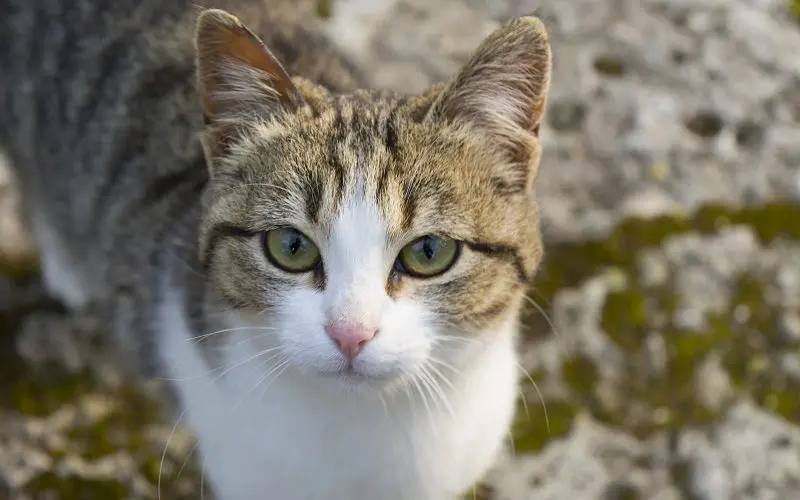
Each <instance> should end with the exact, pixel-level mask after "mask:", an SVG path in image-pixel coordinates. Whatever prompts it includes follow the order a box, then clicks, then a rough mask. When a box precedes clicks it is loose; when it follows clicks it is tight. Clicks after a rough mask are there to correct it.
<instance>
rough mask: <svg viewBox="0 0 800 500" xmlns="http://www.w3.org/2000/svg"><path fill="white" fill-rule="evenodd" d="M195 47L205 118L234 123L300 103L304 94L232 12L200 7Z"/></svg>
mask: <svg viewBox="0 0 800 500" xmlns="http://www.w3.org/2000/svg"><path fill="white" fill-rule="evenodd" d="M195 48H196V54H197V61H196V62H197V76H198V82H197V83H198V92H199V95H200V101H201V103H202V107H203V112H204V113H205V115H206V121H208V122H211V123H212V124H214V123H221V124H225V123H231V124H234V123H236V122H241V121H242V120H244V119H247V118H252V117H266V116H270V115H274V114H276V113H281V112H291V111H293V110H295V109H297V108H298V107H300V106H302V105H303V103H304V100H303V96H302V95H301V94H300V92H299V90H298V89H297V88H296V87H295V85H294V84H293V83H292V80H291V78H290V77H289V75H288V74H287V73H286V70H284V69H283V66H281V64H280V62H279V61H278V60H277V59H276V58H275V56H273V55H272V53H270V51H269V49H268V48H267V47H266V46H265V45H264V43H263V42H262V41H261V40H260V39H259V38H258V37H257V36H256V35H255V34H253V32H252V31H250V30H249V29H248V28H247V27H246V26H245V25H243V24H242V23H241V22H240V21H239V19H237V18H236V17H234V16H232V15H231V14H229V13H227V12H225V11H223V10H218V9H209V10H205V11H203V12H202V13H201V14H200V16H199V17H198V19H197V28H196V33H195Z"/></svg>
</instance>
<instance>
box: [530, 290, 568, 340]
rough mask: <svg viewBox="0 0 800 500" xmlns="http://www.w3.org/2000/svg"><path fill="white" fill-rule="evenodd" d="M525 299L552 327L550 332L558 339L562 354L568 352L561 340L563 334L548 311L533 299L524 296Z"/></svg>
mask: <svg viewBox="0 0 800 500" xmlns="http://www.w3.org/2000/svg"><path fill="white" fill-rule="evenodd" d="M523 297H525V300H527V301H528V302H529V303H530V304H531V305H532V306H533V307H534V308H536V310H537V311H538V312H539V314H541V315H542V317H543V318H544V320H545V321H546V322H547V324H548V326H549V327H550V330H551V331H552V332H553V335H555V337H556V344H557V345H558V348H559V350H560V351H561V352H562V354H563V353H564V352H566V351H565V349H564V345H563V339H562V338H561V333H559V331H558V329H557V328H556V325H555V324H554V323H553V320H552V319H550V315H549V314H547V311H545V310H544V308H543V307H542V306H540V305H539V304H537V303H536V301H535V300H533V299H532V298H531V297H529V296H527V295H523ZM526 328H527V327H526Z"/></svg>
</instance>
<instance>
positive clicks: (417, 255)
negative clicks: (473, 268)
mask: <svg viewBox="0 0 800 500" xmlns="http://www.w3.org/2000/svg"><path fill="white" fill-rule="evenodd" d="M460 253H461V244H460V243H459V242H458V241H456V240H454V239H452V238H447V237H445V236H435V235H426V236H423V237H422V238H419V239H417V240H416V241H414V242H412V243H411V244H409V245H406V246H405V247H404V248H403V249H402V250H400V255H398V256H397V267H398V268H399V270H400V271H402V272H405V273H406V274H409V275H411V276H415V277H418V278H430V277H433V276H437V275H439V274H442V273H444V272H445V271H447V270H449V269H450V267H452V265H453V264H454V263H455V262H456V260H457V259H458V256H459V254H460Z"/></svg>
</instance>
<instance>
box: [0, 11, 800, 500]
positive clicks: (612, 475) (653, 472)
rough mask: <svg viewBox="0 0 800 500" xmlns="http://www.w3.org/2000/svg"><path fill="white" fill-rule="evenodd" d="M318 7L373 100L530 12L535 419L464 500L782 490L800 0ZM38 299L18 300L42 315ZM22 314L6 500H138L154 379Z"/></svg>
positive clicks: (797, 437)
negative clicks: (538, 49) (535, 32)
mask: <svg viewBox="0 0 800 500" xmlns="http://www.w3.org/2000/svg"><path fill="white" fill-rule="evenodd" d="M320 5H321V7H320V6H317V7H314V6H312V5H311V4H310V3H309V4H308V6H307V10H308V17H309V21H310V22H317V23H319V24H320V25H322V26H323V28H324V29H325V30H327V31H328V32H329V33H330V35H331V37H332V39H333V40H334V41H335V43H337V44H339V45H340V46H342V47H343V48H344V50H346V51H347V52H348V53H350V54H351V55H352V57H353V58H354V59H355V60H357V61H358V62H359V63H360V64H361V65H363V67H364V68H365V69H367V70H368V73H369V74H370V76H371V78H372V79H373V83H374V85H375V86H378V87H388V88H394V89H397V90H403V91H415V90H420V89H422V88H424V87H425V86H427V85H428V84H430V83H432V82H434V81H438V80H442V79H444V78H447V77H448V76H449V75H450V74H451V73H452V72H453V71H455V70H456V69H457V68H458V66H459V65H460V64H461V63H462V62H463V61H464V60H465V59H466V57H468V55H469V53H470V51H471V50H472V49H473V48H474V47H475V46H476V45H477V44H478V42H479V41H480V40H481V39H482V38H483V37H484V36H485V35H486V34H487V33H489V32H490V31H491V30H492V29H494V28H495V27H496V26H498V23H500V22H502V21H503V20H504V19H506V18H508V17H511V16H514V15H519V14H526V13H531V12H536V13H538V15H540V16H541V17H542V18H543V19H544V20H545V21H546V23H547V25H548V28H549V30H550V33H551V40H552V44H553V47H554V70H555V74H554V77H553V87H552V93H551V100H550V106H549V109H548V114H547V123H546V124H545V126H544V127H543V130H542V137H543V141H544V143H545V156H544V160H543V163H542V168H541V173H540V176H539V179H538V184H537V195H538V197H539V199H540V200H541V204H542V215H543V221H544V226H543V229H544V232H545V238H546V242H547V253H546V259H545V262H544V265H543V267H542V271H541V273H540V276H539V279H538V282H537V285H536V286H535V288H534V289H533V290H532V291H531V294H530V298H531V306H530V308H529V311H527V313H526V316H525V320H526V321H525V324H526V327H525V336H524V349H523V351H524V356H523V365H524V368H525V369H526V370H527V371H528V372H529V373H530V374H531V380H530V381H527V382H526V383H525V386H524V392H525V396H526V397H525V400H526V402H527V405H526V406H527V409H526V408H525V407H524V406H523V405H522V404H521V405H520V413H519V418H518V420H517V423H516V424H515V429H514V431H515V432H514V443H513V446H511V447H509V451H508V453H507V456H505V457H504V459H503V460H502V461H501V463H499V464H498V466H497V467H496V469H495V470H494V471H493V472H492V474H491V475H490V477H489V478H487V481H486V485H485V486H484V487H483V488H481V491H480V492H479V495H481V496H484V497H489V498H494V499H498V500H500V499H508V500H523V499H551V498H552V499H559V500H560V499H564V498H579V499H588V500H593V499H597V500H601V499H602V500H611V499H619V500H626V499H644V498H653V499H659V500H671V499H676V500H677V499H688V500H717V499H719V500H724V499H759V500H760V499H763V500H771V499H776V500H777V499H783V498H793V497H795V496H797V492H798V491H800V397H797V394H798V393H800V225H798V223H797V221H798V220H800V204H798V199H799V198H800V168H799V167H798V165H800V66H798V65H797V54H798V53H800V26H798V21H797V19H798V18H797V16H798V15H800V4H798V3H797V2H790V1H789V0H691V1H689V0H559V1H556V0H539V1H536V2H534V1H530V0H483V1H479V0H440V1H437V2H432V1H430V0H425V1H423V0H382V1H375V0H333V2H332V3H329V2H324V3H323V2H320ZM315 14H316V15H317V16H319V15H320V14H323V15H324V16H323V17H324V18H320V17H317V18H315V17H314V16H315ZM2 184H3V182H2V181H0V185H2ZM14 203H15V201H14V196H13V189H12V188H11V187H6V188H4V189H2V190H0V213H2V214H4V216H5V217H0V234H1V235H2V236H0V254H2V255H3V259H4V261H5V262H7V264H6V265H5V267H6V268H10V267H11V264H13V267H14V268H15V269H30V268H31V265H30V264H31V262H32V258H31V257H30V255H31V252H30V250H31V248H32V247H31V245H30V244H29V243H26V239H25V238H24V236H22V234H23V233H22V231H21V229H22V228H21V226H20V225H19V224H18V223H17V222H16V221H15V219H14V218H13V217H11V216H10V214H13V210H11V208H10V207H12V206H13V205H14ZM17 274H20V273H19V272H18V273H17ZM2 294H3V290H2V288H0V298H2ZM33 295H35V292H32V297H31V298H30V299H31V300H23V299H25V298H24V297H19V296H16V297H12V298H14V299H16V302H19V303H23V302H32V303H33V304H34V306H35V307H36V308H37V309H39V310H42V309H45V310H49V311H50V316H49V318H50V319H52V320H53V324H55V323H56V322H58V317H59V316H58V315H59V311H58V310H57V308H56V307H54V306H53V305H50V304H47V303H44V302H37V301H36V300H35V299H36V297H35V296H33ZM22 312H25V311H23V310H19V309H18V311H17V314H14V315H9V314H6V315H5V316H4V318H3V321H2V328H3V330H4V331H3V332H1V334H0V339H2V342H4V344H3V349H0V352H2V353H3V354H2V363H0V365H1V366H3V368H2V370H3V376H4V378H3V380H9V382H8V383H6V382H4V383H3V385H2V386H1V387H0V446H2V449H3V450H4V451H6V453H2V454H0V496H7V497H10V498H19V499H23V498H34V497H36V498H85V497H86V496H87V494H89V493H94V494H96V495H99V496H102V497H103V498H137V497H141V498H153V496H154V491H155V486H154V484H155V483H157V481H158V479H157V477H158V469H159V464H160V462H161V452H162V450H163V443H164V442H165V441H166V440H167V438H168V437H169V436H170V434H171V431H172V426H171V425H169V424H168V423H166V422H165V420H163V419H162V418H161V417H160V416H159V413H158V409H157V407H158V405H156V404H155V403H153V399H154V396H153V395H154V394H157V390H158V388H157V387H152V388H151V387H146V388H143V387H128V386H126V385H125V384H124V383H123V382H121V381H120V380H119V379H118V377H114V376H113V367H109V366H106V365H108V363H103V362H102V359H99V360H95V361H94V362H93V363H92V366H93V367H94V369H93V370H92V371H91V372H90V371H88V370H86V369H85V368H84V367H85V366H86V360H85V359H84V358H85V356H82V354H81V353H82V352H84V351H85V350H83V351H82V349H81V347H80V345H73V344H72V343H70V342H69V341H68V340H66V339H69V338H71V333H70V332H66V333H65V334H64V337H63V338H62V339H61V340H59V341H58V343H57V344H55V341H52V340H51V341H50V344H54V345H51V347H52V349H51V351H52V352H53V353H57V354H58V356H57V357H55V358H57V359H58V360H60V363H61V365H65V366H56V363H55V361H54V359H50V358H48V357H46V356H44V357H45V358H47V359H42V358H43V356H42V354H41V353H37V356H32V354H31V352H32V351H34V350H35V349H31V348H30V347H29V346H30V345H33V344H35V345H37V346H40V345H41V344H40V342H41V336H40V335H39V334H40V333H41V332H43V331H50V330H49V327H50V323H48V321H47V318H48V316H42V315H41V314H39V315H37V317H38V318H39V319H38V320H37V322H33V321H28V322H27V323H26V326H25V327H24V328H21V327H20V324H19V321H18V320H19V319H20V318H21V317H22V316H23V315H22V314H21V313H22ZM75 328H76V329H80V328H81V325H75ZM12 331H13V332H19V331H24V332H26V333H25V334H24V335H19V334H17V335H12ZM37 332H38V333H37ZM94 352H101V351H96V350H94ZM94 356H95V357H99V356H100V357H101V354H95V355H94ZM32 357H36V358H37V360H32V359H31V358H32ZM34 361H35V362H36V363H38V364H40V365H42V367H41V368H39V369H37V370H32V369H31V368H30V365H31V363H33V362H34ZM98 367H100V368H98ZM23 374H24V375H25V376H23ZM7 375H10V377H8V378H6V376H7ZM542 402H544V403H545V404H542ZM170 443H171V446H170V447H169V451H168V453H167V454H166V455H165V457H164V463H165V467H164V471H165V472H164V477H163V478H162V482H163V483H164V484H165V485H168V486H169V488H170V491H178V490H180V491H182V492H183V493H182V494H183V495H185V497H186V498H197V497H198V492H197V490H196V487H197V486H198V485H199V484H200V481H199V478H198V475H197V473H196V468H193V467H192V466H191V465H189V466H187V467H186V469H185V470H183V471H182V470H181V469H182V467H183V465H184V463H185V462H186V460H187V457H188V456H190V453H191V451H192V446H193V445H192V441H191V438H190V437H189V436H188V435H187V434H186V433H185V432H181V431H178V432H177V433H176V435H174V436H173V438H172V439H171V440H170ZM8 450H11V452H8ZM176 477H179V479H177V480H175V478H176ZM3 485H4V486H3ZM3 487H5V488H13V489H14V492H11V491H9V492H8V493H7V494H6V495H3ZM47 491H49V492H50V493H51V495H50V496H49V497H48V496H46V494H43V493H42V492H47ZM178 496H179V495H178V494H175V493H173V494H171V496H170V498H176V497H178Z"/></svg>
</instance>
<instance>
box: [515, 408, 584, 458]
mask: <svg viewBox="0 0 800 500" xmlns="http://www.w3.org/2000/svg"><path fill="white" fill-rule="evenodd" d="M577 413H578V407H577V405H575V404H573V403H570V402H568V401H557V400H552V401H547V402H546V404H539V402H538V401H537V403H536V404H529V405H528V408H527V410H525V409H520V411H519V412H518V413H517V417H516V419H515V421H514V426H513V429H512V433H513V435H514V450H515V451H516V452H517V453H534V452H537V451H540V450H541V449H542V448H544V446H545V445H546V444H547V443H548V442H549V441H550V440H551V439H557V438H560V437H563V436H566V435H567V434H568V433H569V431H570V429H572V424H573V421H574V420H575V416H576V415H577ZM548 425H549V428H548Z"/></svg>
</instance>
